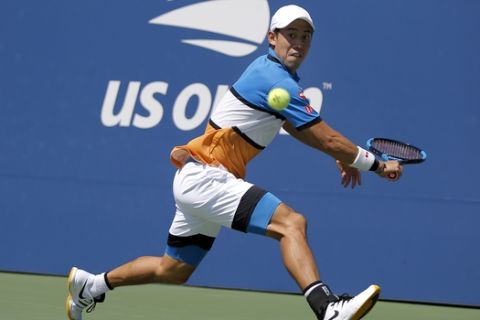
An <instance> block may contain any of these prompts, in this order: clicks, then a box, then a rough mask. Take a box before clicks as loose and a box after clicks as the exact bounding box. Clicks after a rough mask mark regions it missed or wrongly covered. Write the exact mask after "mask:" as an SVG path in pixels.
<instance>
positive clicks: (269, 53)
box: [267, 47, 300, 82]
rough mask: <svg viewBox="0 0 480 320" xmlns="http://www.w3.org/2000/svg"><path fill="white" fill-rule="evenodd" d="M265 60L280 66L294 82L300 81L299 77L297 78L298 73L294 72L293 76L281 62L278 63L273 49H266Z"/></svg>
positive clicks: (278, 60)
mask: <svg viewBox="0 0 480 320" xmlns="http://www.w3.org/2000/svg"><path fill="white" fill-rule="evenodd" d="M267 58H268V59H270V60H272V61H274V62H276V63H278V64H280V65H281V66H282V68H283V69H285V70H286V71H287V72H288V73H289V74H290V75H291V76H292V78H293V79H295V81H297V82H298V81H299V80H300V77H299V76H298V73H297V72H295V73H294V74H292V73H291V72H290V70H288V69H287V67H285V66H284V65H283V64H282V63H281V62H280V59H279V58H278V56H277V53H276V52H275V50H273V48H270V47H269V48H268V55H267Z"/></svg>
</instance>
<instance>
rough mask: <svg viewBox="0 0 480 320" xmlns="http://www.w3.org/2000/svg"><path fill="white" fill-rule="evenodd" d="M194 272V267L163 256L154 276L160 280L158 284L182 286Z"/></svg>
mask: <svg viewBox="0 0 480 320" xmlns="http://www.w3.org/2000/svg"><path fill="white" fill-rule="evenodd" d="M194 270H195V267H194V266H191V265H189V264H187V263H185V262H182V261H178V260H175V259H172V258H170V257H168V256H164V257H163V258H162V262H161V263H160V264H159V266H158V267H157V270H156V274H157V279H158V280H160V282H163V283H170V284H184V283H185V282H187V281H188V279H189V278H190V276H191V275H192V273H193V271H194Z"/></svg>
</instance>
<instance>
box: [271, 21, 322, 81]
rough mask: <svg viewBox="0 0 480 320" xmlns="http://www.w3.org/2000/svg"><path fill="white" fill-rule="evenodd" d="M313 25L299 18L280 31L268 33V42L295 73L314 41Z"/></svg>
mask: <svg viewBox="0 0 480 320" xmlns="http://www.w3.org/2000/svg"><path fill="white" fill-rule="evenodd" d="M312 33H313V30H312V27H311V26H310V24H308V22H306V21H304V20H301V19H297V20H295V21H293V22H292V23H290V24H289V25H288V26H286V27H285V28H283V29H279V30H278V32H269V33H268V42H269V43H270V45H271V46H273V48H274V50H275V53H276V54H277V56H278V58H279V59H280V61H281V62H282V63H283V64H284V65H285V66H286V67H287V68H288V69H289V70H290V72H292V73H294V72H296V71H297V69H298V68H299V67H300V65H301V64H302V62H303V60H304V59H305V58H306V56H307V54H308V50H309V49H310V44H311V41H312Z"/></svg>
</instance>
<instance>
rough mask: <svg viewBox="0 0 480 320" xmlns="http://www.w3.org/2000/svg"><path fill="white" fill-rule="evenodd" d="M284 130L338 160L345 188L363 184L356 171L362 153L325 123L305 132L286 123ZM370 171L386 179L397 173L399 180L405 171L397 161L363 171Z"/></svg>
mask: <svg viewBox="0 0 480 320" xmlns="http://www.w3.org/2000/svg"><path fill="white" fill-rule="evenodd" d="M283 128H284V129H285V130H286V131H287V132H288V133H290V134H291V135H292V136H293V137H295V138H296V139H298V140H300V141H301V142H303V143H305V144H306V145H308V146H310V147H312V148H315V149H318V150H320V151H322V152H324V153H326V154H328V155H330V156H331V157H333V158H334V159H336V160H337V161H338V162H337V166H338V168H339V170H340V172H341V175H342V184H343V185H344V186H348V184H349V183H352V187H355V185H356V184H360V183H361V180H360V173H359V171H358V170H356V168H358V167H359V165H358V164H357V163H355V162H356V161H357V162H358V157H357V156H358V155H359V152H361V151H360V150H359V148H358V147H357V146H356V145H355V144H354V143H353V142H352V141H350V140H349V139H348V138H346V137H345V136H343V135H342V134H341V133H340V132H338V131H336V130H335V129H333V128H332V127H330V126H329V125H328V124H327V123H326V122H325V121H320V122H318V123H316V124H314V125H312V126H310V127H308V128H305V129H303V130H297V129H296V128H295V127H293V126H292V125H291V124H290V123H288V122H285V124H284V126H283ZM372 156H373V155H372ZM377 161H378V160H377ZM360 167H361V166H360ZM369 169H373V171H375V172H376V173H377V174H378V175H379V176H381V177H384V178H385V177H388V175H389V174H390V173H396V174H397V179H398V178H399V177H400V175H401V174H402V170H403V168H402V166H401V165H400V164H399V163H398V162H397V161H386V162H384V161H378V162H376V164H375V165H374V166H373V167H371V168H366V169H365V168H363V170H369Z"/></svg>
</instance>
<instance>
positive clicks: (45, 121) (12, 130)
mask: <svg viewBox="0 0 480 320" xmlns="http://www.w3.org/2000/svg"><path fill="white" fill-rule="evenodd" d="M287 3H289V1H263V0H236V1H235V0H230V1H227V0H224V1H203V2H202V1H187V0H185V1H183V0H173V1H165V0H145V1H140V2H139V1H117V0H116V1H113V0H106V1H93V0H87V1H81V2H71V1H59V0H57V1H55V0H52V1H33V0H15V1H13V0H6V1H2V3H1V4H0V270H7V271H21V272H35V273H48V274H59V275H65V274H66V273H67V272H68V270H69V268H70V266H72V265H77V266H80V267H83V268H86V269H89V270H92V271H95V272H100V271H103V270H106V269H109V268H112V267H114V266H116V265H118V264H120V263H123V262H126V261H128V260H130V259H133V258H135V257H137V256H139V255H160V254H162V253H163V250H164V244H165V239H166V237H167V233H168V227H169V224H170V220H171V218H172V215H173V212H174V203H173V199H172V195H171V180H172V177H173V174H174V168H173V167H172V166H171V165H170V163H169V160H168V157H169V152H170V150H171V148H172V147H173V146H175V145H177V144H183V143H185V142H187V141H188V140H189V139H191V138H193V137H195V136H196V135H198V134H200V133H201V132H202V131H203V128H204V126H205V124H206V121H207V119H208V114H209V112H210V109H211V107H212V106H213V105H214V104H215V101H216V99H218V98H219V97H221V95H222V94H223V92H225V90H226V89H227V88H228V86H229V85H230V84H232V83H233V82H234V81H235V80H236V78H237V77H238V76H239V75H240V73H241V72H242V70H243V69H244V68H245V67H246V65H247V64H248V63H249V62H250V61H251V60H252V59H254V58H255V57H257V56H258V55H261V54H264V53H265V52H266V50H267V45H266V42H265V41H264V36H265V34H266V32H267V28H268V23H269V19H270V16H271V15H272V14H273V12H274V11H275V10H276V9H277V8H278V7H280V6H281V5H284V4H287ZM297 3H298V4H300V5H302V6H304V7H305V8H307V9H308V10H309V11H310V12H311V14H312V16H313V18H314V20H315V23H316V27H317V28H316V32H315V35H314V43H313V46H312V48H311V51H310V55H309V57H308V58H307V61H306V62H305V64H304V65H303V66H302V68H301V69H300V70H299V73H300V76H301V78H302V80H301V83H302V84H303V86H304V87H305V88H306V89H307V90H306V92H307V94H308V96H309V97H310V99H311V102H312V104H313V105H314V107H315V108H316V109H317V110H321V114H322V116H323V118H324V119H326V121H328V122H329V123H330V124H331V125H332V126H333V127H335V128H337V129H338V130H340V131H341V132H343V133H344V134H345V135H347V136H348V137H350V138H351V139H352V140H353V141H355V142H356V143H357V144H360V145H363V144H364V142H365V141H366V140H367V138H369V137H371V136H386V137H392V138H397V139H400V140H405V141H409V142H412V143H416V144H418V145H420V146H422V147H423V148H425V149H426V150H427V151H428V155H429V159H428V161H427V162H426V163H425V164H423V165H421V166H412V167H408V168H406V172H405V174H404V177H403V179H402V180H401V181H400V182H398V183H396V184H391V183H388V182H387V181H383V180H381V179H378V178H376V177H375V176H374V175H371V174H365V175H364V176H363V185H362V186H361V188H358V189H355V190H353V191H352V190H350V189H343V187H342V186H341V185H340V178H339V176H338V173H337V172H336V169H335V166H334V162H333V160H332V159H330V158H328V157H326V156H325V155H323V154H321V153H319V152H317V151H315V150H313V149H309V148H308V147H306V146H304V145H301V144H299V143H297V142H296V141H294V139H293V138H291V137H290V136H288V135H283V134H282V135H279V136H278V137H277V139H276V140H275V142H274V143H273V144H272V145H271V146H270V147H269V148H268V149H267V150H265V151H264V152H263V153H262V154H261V155H260V156H259V157H258V158H257V159H255V160H254V161H253V162H252V163H251V165H250V167H249V172H248V179H249V181H251V182H253V183H256V184H258V185H260V186H262V187H264V188H266V189H269V190H270V191H272V192H273V193H275V194H276V195H277V196H279V197H280V198H281V199H282V200H284V201H285V202H286V203H287V204H289V205H290V206H292V207H294V208H296V209H297V210H298V211H299V212H302V213H304V214H305V215H306V216H307V218H308V219H309V241H310V243H311V245H312V247H313V250H314V252H315V254H316V256H317V260H318V263H319V265H320V268H321V272H322V275H323V279H324V280H325V281H327V282H328V283H329V284H330V285H331V287H332V288H333V289H334V290H335V291H338V292H344V291H348V292H352V293H354V292H356V291H358V290H361V289H362V288H364V287H365V286H367V285H368V284H370V283H379V284H380V285H382V287H383V298H387V299H401V300H415V301H425V302H440V303H454V304H466V305H477V306H479V305H480V291H479V290H478V288H477V287H478V283H480V255H479V253H478V252H479V251H478V245H479V243H480V234H479V232H478V226H479V224H480V192H479V187H478V182H479V181H480V174H479V171H478V168H477V165H476V159H478V158H480V152H479V148H478V146H479V143H478V139H479V137H480V119H479V116H480V111H479V106H480V90H478V85H479V84H480V59H479V57H480V42H479V41H478V34H479V31H480V2H479V1H476V0H463V1H454V0H422V1H414V0H403V1H393V0H392V1H380V0H365V1H355V0H344V1H297ZM298 163H300V164H301V165H300V167H301V168H303V169H302V171H301V172H293V171H292V170H289V166H290V165H292V164H296V167H299V166H298ZM189 283H190V284H193V285H207V286H220V287H229V288H248V289H255V290H274V291H287V292H296V291H297V288H296V286H295V284H294V282H293V280H291V279H290V278H289V276H288V274H287V272H286V271H285V270H284V268H283V266H282V265H281V257H280V255H279V251H278V247H277V243H276V242H275V241H273V240H270V239H266V238H262V237H259V236H247V235H244V234H240V233H236V232H233V231H230V230H223V231H222V232H221V234H220V236H219V238H218V240H217V241H216V243H215V245H214V249H213V250H212V252H211V253H210V254H209V255H208V256H207V258H206V259H205V260H204V263H203V264H202V265H201V266H200V267H199V269H198V271H197V273H196V274H195V275H194V276H193V277H192V278H191V279H190V281H189Z"/></svg>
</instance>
